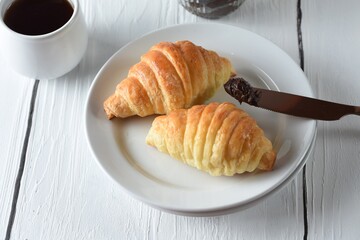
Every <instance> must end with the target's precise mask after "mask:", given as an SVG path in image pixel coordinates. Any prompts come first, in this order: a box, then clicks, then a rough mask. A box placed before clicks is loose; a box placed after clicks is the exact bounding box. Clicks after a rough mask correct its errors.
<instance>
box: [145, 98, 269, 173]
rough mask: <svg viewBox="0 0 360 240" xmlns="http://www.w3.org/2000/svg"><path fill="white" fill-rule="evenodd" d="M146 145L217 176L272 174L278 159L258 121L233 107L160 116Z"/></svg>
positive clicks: (209, 107)
mask: <svg viewBox="0 0 360 240" xmlns="http://www.w3.org/2000/svg"><path fill="white" fill-rule="evenodd" d="M146 143H147V144H149V145H151V146H155V147H156V148H157V149H158V150H159V151H161V152H165V153H168V154H170V155H171V156H172V157H174V158H176V159H179V160H181V161H183V162H185V163H187V164H188V165H190V166H193V167H196V168H198V169H200V170H202V171H206V172H208V173H210V174H211V175H214V176H219V175H227V176H232V175H234V174H236V173H243V172H245V171H247V172H252V171H254V170H255V169H261V170H271V169H272V168H273V165H274V163H275V158H276V154H275V152H274V150H273V148H272V144H271V142H270V141H269V140H268V139H267V138H266V137H265V136H264V133H263V130H262V129H261V128H260V127H259V126H258V125H257V124H256V122H255V120H254V119H253V118H251V117H250V116H249V115H248V114H247V113H246V112H244V111H242V110H240V109H238V108H236V107H235V105H233V104H231V103H221V104H219V103H210V104H209V105H196V106H193V107H192V108H190V109H187V110H186V109H178V110H175V111H173V112H171V113H170V114H169V115H166V116H165V115H164V116H159V117H157V118H155V120H154V122H153V124H152V127H151V129H150V131H149V133H148V135H147V137H146Z"/></svg>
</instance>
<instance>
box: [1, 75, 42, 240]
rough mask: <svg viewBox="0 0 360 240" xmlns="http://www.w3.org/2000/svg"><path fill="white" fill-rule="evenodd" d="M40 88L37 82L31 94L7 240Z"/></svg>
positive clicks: (13, 216)
mask: <svg viewBox="0 0 360 240" xmlns="http://www.w3.org/2000/svg"><path fill="white" fill-rule="evenodd" d="M38 86H39V80H35V82H34V86H33V90H32V94H31V100H30V106H29V116H28V120H27V127H26V133H25V138H24V142H23V146H22V150H21V156H20V164H19V170H18V173H17V176H16V180H15V187H14V194H13V199H12V204H11V211H10V216H9V221H8V225H7V229H6V235H5V240H9V239H10V237H11V230H12V227H13V224H14V220H15V215H16V205H17V202H18V199H19V192H20V187H21V179H22V176H23V173H24V167H25V161H26V153H27V148H28V145H29V138H30V133H31V128H32V120H33V114H34V107H35V102H36V96H37V90H38Z"/></svg>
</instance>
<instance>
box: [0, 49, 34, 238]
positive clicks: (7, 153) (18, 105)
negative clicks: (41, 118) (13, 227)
mask: <svg viewBox="0 0 360 240" xmlns="http://www.w3.org/2000/svg"><path fill="white" fill-rule="evenodd" d="M33 84H34V81H33V80H29V79H27V78H25V77H22V76H19V75H18V74H16V73H14V72H13V71H11V70H10V69H9V68H8V66H7V65H6V63H5V61H4V59H3V58H2V56H1V57H0V96H1V101H0V109H1V113H0V159H1V161H0V238H4V237H5V234H6V231H7V226H8V222H9V217H10V213H11V208H12V203H13V195H14V189H15V181H16V178H17V175H18V171H19V164H20V159H21V152H22V149H23V143H24V137H25V133H26V130H27V121H28V113H29V104H30V98H31V93H32V87H33Z"/></svg>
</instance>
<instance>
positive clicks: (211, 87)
mask: <svg viewBox="0 0 360 240" xmlns="http://www.w3.org/2000/svg"><path fill="white" fill-rule="evenodd" d="M231 74H232V66H231V63H230V61H229V60H227V59H226V58H223V57H220V56H219V55H218V54H217V53H215V52H213V51H209V50H205V49H204V48H202V47H200V46H196V45H194V44H193V43H191V42H189V41H178V42H175V43H171V42H160V43H158V44H156V45H155V46H153V47H151V49H150V50H149V51H148V52H147V53H145V54H144V55H143V56H142V57H141V61H140V62H139V63H137V64H135V65H133V66H132V67H131V68H130V70H129V72H128V76H127V77H126V78H125V79H124V80H122V81H121V82H120V83H119V84H118V85H117V86H116V90H115V93H114V94H113V95H111V96H110V97H109V98H108V99H107V100H106V101H105V102H104V110H105V112H106V115H107V117H108V118H109V119H111V118H113V117H114V116H115V117H120V118H126V117H129V116H133V115H139V116H141V117H144V116H148V115H152V114H166V113H169V112H171V111H172V110H175V109H180V108H189V107H191V106H193V105H195V104H200V103H202V102H204V101H205V100H207V99H209V98H210V97H211V96H213V94H214V93H215V91H216V90H217V89H218V87H219V86H220V85H222V84H224V83H225V82H226V81H227V80H228V79H229V77H230V75H231Z"/></svg>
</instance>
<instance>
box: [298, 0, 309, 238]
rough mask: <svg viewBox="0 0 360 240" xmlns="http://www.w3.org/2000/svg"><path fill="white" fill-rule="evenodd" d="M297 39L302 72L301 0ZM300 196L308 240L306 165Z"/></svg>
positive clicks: (304, 236)
mask: <svg viewBox="0 0 360 240" xmlns="http://www.w3.org/2000/svg"><path fill="white" fill-rule="evenodd" d="M296 15H297V37H298V48H299V59H300V68H301V69H302V70H303V71H304V49H303V41H302V31H301V23H302V10H301V0H298V1H297V14H296ZM302 194H303V218H304V235H303V239H304V240H307V239H308V231H309V230H308V227H309V223H308V209H307V206H308V202H307V185H306V164H305V165H304V168H303V170H302Z"/></svg>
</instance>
